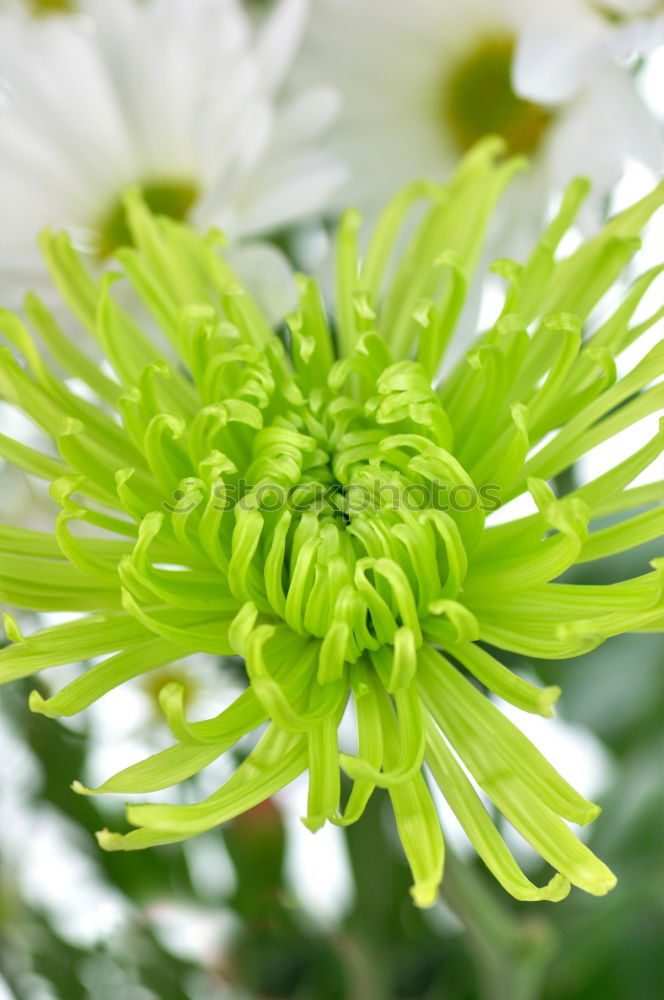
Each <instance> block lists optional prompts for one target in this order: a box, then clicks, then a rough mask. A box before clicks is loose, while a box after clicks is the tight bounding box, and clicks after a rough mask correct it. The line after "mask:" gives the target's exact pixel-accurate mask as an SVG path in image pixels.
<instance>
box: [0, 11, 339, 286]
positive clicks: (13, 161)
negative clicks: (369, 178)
mask: <svg viewBox="0 0 664 1000" xmlns="http://www.w3.org/2000/svg"><path fill="white" fill-rule="evenodd" d="M75 6H76V8H77V11H76V12H75V13H73V14H72V15H70V16H66V17H62V16H57V17H48V18H39V19H34V18H32V17H26V16H25V14H24V12H21V11H10V12H9V13H6V14H4V15H3V16H2V20H1V24H0V65H1V67H2V69H1V70H0V82H1V84H2V100H3V105H2V115H3V121H2V129H1V130H0V184H1V185H2V191H3V227H2V229H3V231H2V239H1V241H0V274H1V275H2V281H3V286H4V288H5V290H6V291H5V300H6V297H7V296H8V295H10V294H11V293H12V292H15V293H16V302H19V301H20V295H21V294H22V293H23V291H24V289H25V288H26V287H33V288H34V287H36V286H38V285H40V284H41V278H42V271H43V269H42V261H41V258H40V256H39V254H38V253H36V241H37V237H38V234H39V233H40V232H41V231H42V230H43V229H44V228H45V227H47V226H52V227H59V228H66V229H68V230H69V231H70V232H71V233H72V235H73V239H74V244H75V245H76V246H77V247H78V248H80V249H82V250H85V251H86V252H87V253H88V254H89V255H90V259H91V260H93V261H95V262H97V263H98V264H101V263H104V262H105V261H108V259H109V258H110V257H111V255H112V253H113V251H114V250H115V249H117V248H118V247H119V246H122V245H125V244H126V242H127V241H128V240H129V239H130V236H131V234H130V232H129V228H128V225H127V220H126V218H125V214H124V208H123V203H122V192H123V191H124V190H125V189H126V188H127V187H128V186H130V185H138V186H140V187H141V189H142V191H143V196H144V199H145V201H146V203H147V204H148V205H149V206H150V207H151V208H152V209H153V210H154V211H155V212H158V213H160V214H166V215H169V216H171V217H173V218H178V219H187V220H188V221H190V222H192V223H193V224H194V225H197V226H201V227H202V228H203V229H207V228H208V227H209V226H211V225H218V226H223V228H224V231H225V232H226V234H227V235H228V236H229V238H232V239H240V238H247V237H252V238H253V237H255V236H257V235H261V234H265V233H267V232H270V231H272V230H274V229H276V228H278V227H280V226H283V225H286V224H289V223H293V222H294V221H296V220H298V219H301V218H303V217H306V216H307V215H309V214H310V213H315V212H318V211H319V210H320V209H321V208H323V207H325V205H326V201H327V197H328V195H329V193H330V191H331V190H333V189H334V188H335V187H336V186H337V185H338V183H339V182H340V180H341V178H342V172H341V168H340V167H339V165H338V164H337V163H335V162H333V160H332V159H331V157H330V156H329V155H327V154H325V153H324V152H322V151H321V149H320V148H319V145H318V142H319V137H320V134H321V132H324V130H325V128H326V127H327V125H328V124H329V122H330V120H331V118H332V116H333V115H334V112H335V108H336V101H335V99H334V98H333V96H332V94H331V93H330V92H329V91H328V90H326V89H323V88H305V89H300V90H298V91H297V93H294V94H293V95H292V96H291V97H289V98H285V97H283V95H282V85H283V81H284V76H285V75H286V73H287V71H288V68H289V66H290V62H291V59H292V57H293V54H294V52H295V50H296V48H297V45H298V43H299V39H300V35H301V32H302V28H303V24H304V14H305V9H306V2H305V0H281V2H280V3H279V4H277V5H275V7H274V10H273V11H271V13H270V15H269V16H268V17H266V18H265V19H264V20H263V21H262V22H261V24H260V26H259V27H254V26H253V25H252V23H251V20H250V18H249V17H248V15H247V13H246V11H245V10H244V9H243V7H242V4H241V3H240V0H187V2H186V3H182V2H181V0H150V2H148V3H144V2H141V0H114V2H113V3H108V2H107V0H80V2H79V3H77V4H76V5H75ZM192 53H195V58H192ZM53 80H57V81H58V85H57V87H54V86H53ZM263 263H264V262H261V266H262V265H263Z"/></svg>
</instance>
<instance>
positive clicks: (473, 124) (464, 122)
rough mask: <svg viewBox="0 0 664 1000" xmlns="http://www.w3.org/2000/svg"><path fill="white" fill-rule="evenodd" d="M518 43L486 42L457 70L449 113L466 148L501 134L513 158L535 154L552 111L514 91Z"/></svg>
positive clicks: (448, 88) (451, 86) (451, 82)
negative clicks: (513, 71) (513, 66)
mask: <svg viewBox="0 0 664 1000" xmlns="http://www.w3.org/2000/svg"><path fill="white" fill-rule="evenodd" d="M513 55H514V39H513V38H511V37H510V36H503V37H494V38H487V39H484V40H483V41H482V42H481V43H480V44H479V45H477V46H475V47H474V48H473V49H472V50H471V51H470V52H469V53H468V54H467V56H466V57H465V59H464V60H463V62H461V63H460V64H459V65H457V67H456V69H455V70H454V71H453V73H452V75H451V77H449V78H448V80H447V83H446V88H445V99H444V108H443V110H444V114H445V118H446V120H447V122H448V124H449V126H450V127H451V129H452V133H453V135H454V138H455V140H456V142H457V144H458V146H459V148H460V149H462V150H466V149H469V148H470V147H471V146H472V145H473V144H474V143H475V142H477V141H478V140H479V139H481V138H482V137H483V136H485V135H488V134H494V135H500V136H502V137H503V138H504V139H505V141H506V143H507V152H508V153H533V152H534V151H535V150H536V149H537V148H538V146H539V144H540V141H541V139H542V136H543V134H544V133H545V132H546V129H547V127H548V125H549V123H550V121H551V112H550V111H548V110H547V109H546V108H544V107H542V106H541V105H539V104H534V103H532V102H531V101H527V100H524V99H523V98H521V97H518V96H517V94H515V93H514V90H513V89H512V81H511V68H512V59H513Z"/></svg>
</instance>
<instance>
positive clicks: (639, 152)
mask: <svg viewBox="0 0 664 1000" xmlns="http://www.w3.org/2000/svg"><path fill="white" fill-rule="evenodd" d="M652 13H653V17H652V19H651V20H647V19H644V20H643V21H642V22H641V23H636V24H634V23H631V24H627V25H622V24H613V23H611V21H610V20H609V19H607V18H606V17H605V16H604V13H603V5H601V4H592V3H589V2H588V0H560V2H559V3H556V4H549V3H542V2H541V0H468V2H464V3H459V4H455V3H441V2H440V0H410V2H409V3H407V4H404V3H402V2H401V0H318V2H317V3H316V4H314V5H313V6H312V13H311V17H310V20H309V23H308V26H307V29H306V33H305V37H304V42H303V45H302V47H301V50H300V54H299V56H298V59H297V60H296V63H295V70H294V76H295V80H296V81H297V82H298V83H299V84H307V85H309V84H311V83H314V82H315V83H322V82H324V83H326V84H328V85H331V86H334V87H335V88H336V89H338V90H339V92H340V94H341V97H342V99H343V100H342V105H341V110H340V113H339V116H338V118H337V120H336V121H335V123H334V125H333V127H332V129H331V131H330V132H329V134H328V135H327V136H326V142H327V144H328V146H329V148H330V149H332V150H334V152H335V154H336V155H338V156H339V157H340V159H342V160H343V162H344V163H346V164H347V165H348V168H349V179H348V182H347V184H345V185H343V186H342V187H340V188H339V190H338V191H337V192H336V194H335V195H334V197H335V199H336V201H337V202H338V203H340V205H341V207H345V205H346V204H348V203H349V202H350V203H352V204H354V205H357V206H358V207H359V208H360V209H361V210H363V211H365V210H372V211H373V210H374V209H376V208H377V207H378V206H379V205H380V204H381V203H382V200H383V199H384V198H385V197H387V196H388V195H389V194H390V193H391V192H392V191H393V190H394V189H395V188H396V187H397V186H399V185H401V184H404V183H406V182H407V181H409V180H410V179H411V178H412V177H414V176H420V175H421V174H423V173H424V174H425V175H430V176H432V177H438V176H441V175H443V174H444V173H445V172H446V171H447V170H450V169H451V168H452V166H453V165H454V164H455V163H456V161H457V158H458V157H459V155H460V153H462V152H464V151H465V150H467V149H468V148H469V147H470V146H471V145H472V144H473V143H474V142H476V141H478V140H480V139H482V138H483V137H485V136H487V135H492V134H498V135H501V136H502V137H503V138H504V140H505V141H506V143H507V146H508V149H509V150H510V151H511V152H512V153H527V154H528V156H530V157H531V158H532V163H533V169H532V171H530V172H529V174H528V176H527V177H524V178H522V179H521V181H520V182H519V184H518V185H516V187H515V189H514V192H515V201H516V200H517V199H518V216H517V215H516V209H515V211H513V212H511V213H509V212H508V213H507V215H508V225H507V226H506V227H505V231H503V232H501V235H500V238H501V240H502V245H501V246H500V247H499V249H500V252H503V253H504V252H505V248H506V245H507V244H506V237H507V236H508V235H511V236H512V244H511V246H512V247H514V246H517V247H518V248H519V253H521V252H522V248H523V242H522V241H524V240H527V241H530V240H532V238H533V236H534V233H536V232H537V229H538V227H539V226H540V225H541V218H542V215H543V213H544V212H545V211H546V208H547V205H548V198H547V195H548V194H549V193H550V191H551V190H552V189H554V190H556V191H559V190H561V189H562V188H564V187H565V186H566V185H567V183H568V182H569V180H570V179H571V178H572V177H574V176H575V175H576V174H583V175H584V176H588V177H590V178H592V180H593V185H594V209H595V210H596V211H597V210H598V209H599V207H600V206H601V205H602V204H603V199H604V198H605V197H606V195H607V193H608V192H609V191H610V189H611V187H612V185H614V184H615V183H616V182H617V181H618V180H619V179H620V177H621V176H622V173H623V170H624V166H625V161H626V159H627V158H628V157H631V158H633V159H636V160H639V161H641V162H643V163H646V164H647V165H648V166H650V167H652V169H653V170H659V169H660V166H661V136H660V132H659V127H658V125H657V123H656V122H655V120H654V118H653V116H652V115H651V114H650V112H649V111H648V109H647V108H646V106H645V104H644V102H643V101H642V100H641V98H640V97H639V94H638V92H637V89H636V87H635V85H634V79H633V75H632V73H631V72H630V66H631V65H632V63H633V61H634V56H635V53H643V52H644V51H648V49H649V46H650V45H651V43H652V41H651V40H652V38H653V37H655V38H657V37H658V32H659V38H660V44H661V30H662V26H664V22H662V21H661V19H660V20H658V21H655V17H654V11H653V12H652ZM386 67H389V71H387V70H386ZM607 107H610V108H611V114H610V115H608V116H607V114H606V108H607ZM395 137H398V140H397V141H395ZM510 207H511V206H510ZM585 214H586V215H587V216H589V217H590V218H592V215H593V214H594V213H593V212H591V211H590V210H588V209H586V212H585ZM597 214H599V212H597ZM515 216H516V217H515ZM528 245H529V242H527V243H526V247H527V246H528Z"/></svg>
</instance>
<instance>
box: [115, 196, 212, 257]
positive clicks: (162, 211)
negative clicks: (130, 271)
mask: <svg viewBox="0 0 664 1000" xmlns="http://www.w3.org/2000/svg"><path fill="white" fill-rule="evenodd" d="M141 194H142V196H143V200H144V202H145V204H146V205H147V206H148V208H150V209H151V211H152V212H154V213H155V214H156V215H166V216H168V217H169V218H170V219H178V220H183V219H186V217H187V213H188V212H189V209H190V208H191V206H192V205H193V204H194V202H195V201H196V198H197V197H198V189H197V187H196V185H195V184H194V183H193V182H191V181H148V182H146V183H145V184H142V185H141ZM133 245H134V239H133V236H132V234H131V229H130V227H129V222H128V220H127V213H126V210H125V206H124V203H123V201H122V200H121V199H119V200H118V201H117V202H116V203H115V204H114V205H113V207H112V209H111V211H110V212H109V213H108V214H107V215H106V217H105V219H104V220H103V222H102V224H101V226H100V227H99V242H98V246H97V253H98V256H99V257H100V258H101V259H102V260H106V258H108V257H110V256H111V255H112V254H113V253H115V251H116V250H118V249H119V248H120V247H126V246H133Z"/></svg>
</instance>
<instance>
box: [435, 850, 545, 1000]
mask: <svg viewBox="0 0 664 1000" xmlns="http://www.w3.org/2000/svg"><path fill="white" fill-rule="evenodd" d="M442 895H443V898H444V899H445V901H446V902H447V903H448V904H449V906H450V907H451V908H452V910H453V911H454V912H455V914H456V915H457V916H458V917H459V919H460V920H461V922H462V924H463V925H464V927H465V929H466V934H467V937H468V943H469V946H470V949H471V950H472V952H473V954H474V956H475V960H476V963H477V973H478V979H479V985H480V995H481V1000H540V998H541V997H542V991H543V983H544V979H545V976H546V973H547V971H548V968H549V966H550V963H551V961H552V959H553V957H554V955H555V952H556V950H557V941H556V937H555V933H554V931H553V928H552V927H551V925H550V924H549V923H548V922H547V921H546V920H543V919H541V918H532V917H530V915H529V917H528V919H526V920H519V919H517V918H516V917H515V916H514V914H513V913H512V911H511V910H510V909H509V908H508V907H507V906H506V905H505V904H503V903H501V902H500V901H499V900H498V898H497V897H496V895H495V894H494V893H492V892H491V891H490V889H489V888H488V887H487V886H486V885H485V883H484V881H483V880H482V878H481V877H480V876H479V875H478V873H477V872H476V871H474V870H473V869H472V868H471V867H469V866H468V865H466V864H464V862H462V861H461V860H460V859H459V858H457V857H456V856H455V855H454V853H453V852H451V851H450V850H449V847H448V849H447V857H446V861H445V878H444V880H443V891H442Z"/></svg>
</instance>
